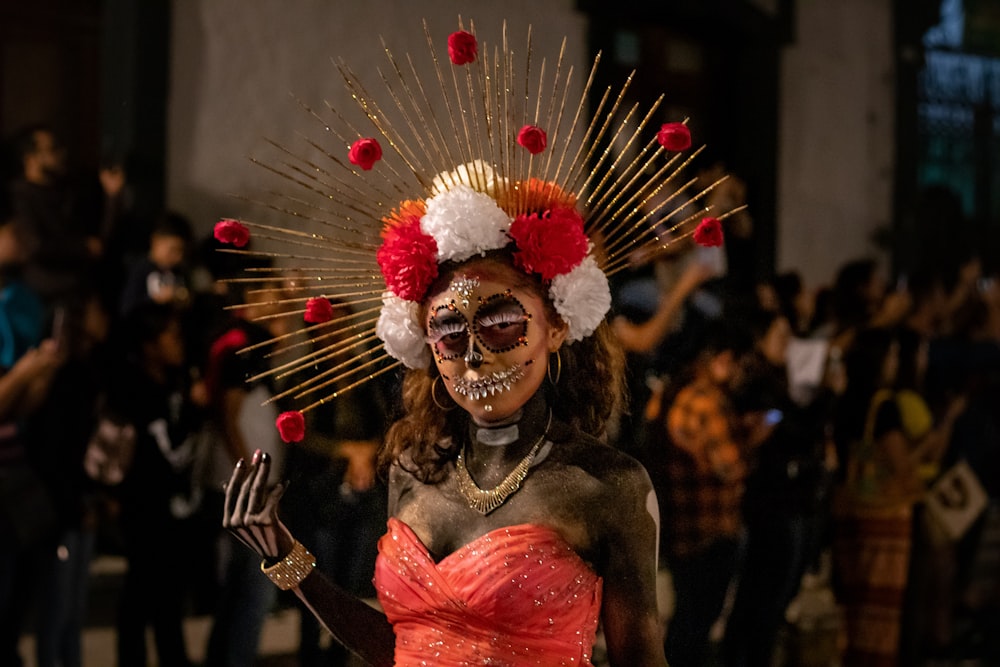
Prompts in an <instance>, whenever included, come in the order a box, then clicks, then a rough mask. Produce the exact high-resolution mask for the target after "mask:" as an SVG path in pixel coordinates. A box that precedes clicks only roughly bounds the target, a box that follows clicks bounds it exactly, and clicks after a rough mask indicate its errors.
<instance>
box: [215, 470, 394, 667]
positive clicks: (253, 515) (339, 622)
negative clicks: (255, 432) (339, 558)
mask: <svg viewBox="0 0 1000 667" xmlns="http://www.w3.org/2000/svg"><path fill="white" fill-rule="evenodd" d="M270 470H271V457H269V456H268V455H267V454H266V453H263V454H262V453H261V452H260V450H257V452H255V453H254V457H253V460H252V461H251V463H250V464H249V465H248V464H247V463H246V462H245V461H244V460H243V459H240V460H239V461H238V462H237V464H236V467H235V468H234V469H233V474H232V477H231V478H230V480H229V483H228V484H227V485H226V505H225V510H224V513H223V519H222V525H223V526H224V527H225V528H226V529H228V530H229V531H231V532H232V533H233V534H234V535H235V536H236V537H237V538H239V540H240V541H241V542H243V543H244V544H246V545H247V546H248V547H249V548H251V549H253V550H254V551H256V552H257V553H258V554H260V556H261V558H262V559H263V560H264V563H263V565H266V566H272V565H275V564H276V563H279V562H281V561H282V560H284V559H285V558H286V556H288V555H289V554H290V553H291V552H292V548H293V547H294V546H295V544H296V540H295V538H293V537H292V534H291V533H290V532H289V531H288V528H287V527H285V525H284V524H283V523H282V522H281V520H280V519H279V518H278V502H279V501H280V499H281V496H282V494H283V493H284V491H285V488H286V486H287V483H286V482H283V483H281V484H277V485H273V486H272V485H270V483H269V480H268V476H269V474H270ZM292 590H293V591H294V592H295V595H296V596H298V598H299V599H300V600H302V602H303V603H304V604H305V605H306V606H307V607H308V608H309V610H310V611H312V613H313V614H314V615H315V616H316V618H317V619H318V620H319V621H320V623H322V624H323V626H324V627H325V628H326V629H327V630H328V631H329V632H330V634H331V635H333V637H334V639H336V641H338V642H339V643H340V644H342V645H343V646H344V647H346V648H347V649H348V650H349V651H351V652H352V653H354V654H355V655H357V656H358V657H360V658H361V659H362V660H364V661H365V662H367V663H368V664H369V665H373V666H375V667H381V666H382V665H387V666H388V665H392V664H393V655H394V649H395V635H394V634H393V631H392V625H390V623H389V621H388V619H386V617H385V615H384V614H382V613H381V612H379V611H378V610H376V609H374V608H373V607H371V606H369V605H368V604H366V603H365V602H363V601H362V600H360V599H358V598H357V597H355V596H353V595H351V594H349V593H347V592H346V591H344V590H343V589H341V588H339V587H338V586H336V585H335V584H333V583H332V582H331V581H330V580H329V579H328V578H327V577H326V576H324V575H323V573H321V572H318V571H317V570H316V569H315V567H313V568H312V571H311V572H309V573H308V574H307V575H306V576H305V578H303V579H301V581H298V582H297V584H296V585H294V586H292Z"/></svg>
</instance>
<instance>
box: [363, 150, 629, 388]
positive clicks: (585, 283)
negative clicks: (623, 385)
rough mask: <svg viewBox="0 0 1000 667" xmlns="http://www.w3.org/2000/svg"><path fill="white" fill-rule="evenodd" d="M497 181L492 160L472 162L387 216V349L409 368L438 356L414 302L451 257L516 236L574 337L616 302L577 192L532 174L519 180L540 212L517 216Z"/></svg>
mask: <svg viewBox="0 0 1000 667" xmlns="http://www.w3.org/2000/svg"><path fill="white" fill-rule="evenodd" d="M480 177H482V178H480ZM496 189H497V185H496V183H495V182H494V176H493V172H492V169H491V168H490V167H489V166H488V165H485V164H482V163H475V164H469V165H462V166H460V167H459V168H458V169H456V170H455V171H454V172H452V173H449V174H446V175H444V176H439V177H438V178H437V179H436V180H435V192H436V194H434V195H433V196H431V197H429V198H428V199H427V200H426V201H424V202H406V204H405V205H404V206H403V207H401V208H400V209H398V210H397V211H393V213H392V215H390V216H388V217H386V219H385V221H384V222H385V224H386V226H385V229H384V231H383V235H382V236H383V242H382V246H381V247H380V248H379V249H378V252H377V254H376V258H377V260H378V264H379V267H380V269H381V271H382V276H383V277H384V278H385V283H386V286H387V287H388V288H389V291H388V292H387V293H386V294H385V296H384V297H383V300H382V303H383V306H382V312H381V314H380V316H379V321H378V324H377V326H376V329H375V331H376V333H377V335H378V337H379V338H380V339H381V340H382V341H383V343H384V344H385V349H386V352H388V353H389V355H391V356H392V357H395V358H396V359H399V360H400V361H402V362H403V364H404V365H405V366H407V367H408V368H426V367H427V366H428V365H429V363H430V353H429V351H428V348H427V344H426V339H425V336H424V335H423V327H422V323H421V322H419V321H417V320H416V319H414V317H415V314H416V309H415V308H412V307H410V305H409V304H413V303H419V302H421V301H422V300H423V299H424V297H425V296H426V295H427V289H428V287H430V285H431V283H432V282H433V281H434V279H435V278H437V275H438V265H439V264H441V263H442V262H448V261H452V262H461V261H464V260H466V259H469V258H471V257H474V256H476V255H482V254H485V253H486V252H487V251H489V250H498V249H500V248H505V247H508V246H512V248H513V259H514V265H515V266H516V267H517V268H518V269H521V270H522V271H524V272H525V273H528V274H535V275H537V276H538V277H539V278H540V279H541V280H542V281H543V282H544V283H545V284H546V285H548V289H549V297H550V298H551V300H552V303H553V305H554V306H555V308H556V311H557V312H558V313H559V315H560V316H561V317H562V318H563V320H564V321H565V322H566V324H567V325H568V327H569V331H568V336H567V339H568V340H569V341H570V342H573V341H577V340H580V339H582V338H585V337H586V336H589V335H590V334H591V333H593V331H594V329H596V328H597V325H598V324H600V322H601V320H602V319H604V315H605V314H606V313H607V311H608V309H609V308H610V307H611V291H610V288H609V287H608V280H607V278H606V277H605V275H604V272H602V271H601V270H600V269H599V268H598V267H597V263H596V261H594V259H593V257H588V253H589V252H590V250H591V243H590V239H589V238H588V237H587V234H586V233H585V232H584V230H583V216H582V215H581V214H580V213H579V212H578V211H577V210H576V208H575V204H576V198H575V197H573V196H572V195H569V194H567V193H565V192H563V191H562V189H560V188H559V186H557V185H555V184H552V183H545V182H542V181H538V180H535V179H529V180H528V181H525V182H523V183H518V184H516V185H514V186H513V189H514V190H515V191H518V192H523V193H524V198H525V200H526V201H527V202H531V203H530V204H526V208H527V209H528V210H529V211H530V212H524V213H520V214H517V215H516V216H512V214H511V213H508V212H507V211H505V210H504V209H503V208H501V206H500V204H499V203H498V202H497V200H496V199H495V195H491V194H490V192H496Z"/></svg>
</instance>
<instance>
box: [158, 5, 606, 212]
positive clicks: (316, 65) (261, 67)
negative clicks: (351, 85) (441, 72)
mask: <svg viewBox="0 0 1000 667" xmlns="http://www.w3.org/2000/svg"><path fill="white" fill-rule="evenodd" d="M575 6H576V3H575V2H573V1H572V0H546V2H544V3H538V2H534V1H532V0H506V1H505V2H475V3H470V2H467V1H466V2H460V1H457V0H423V1H421V2H408V1H402V0H396V1H393V0H366V2H363V3H362V2H347V1H337V2H331V1H330V0H290V1H288V2H280V3H279V2H251V3H248V2H242V1H241V0H199V1H198V2H194V1H193V0H181V1H178V2H175V4H174V19H173V21H174V22H173V43H172V50H173V68H172V72H173V74H172V78H171V84H170V95H169V98H170V99H169V113H168V127H169V135H170V141H169V142H168V145H169V148H168V156H167V165H168V166H167V174H168V178H167V180H168V185H167V200H168V204H169V205H170V206H172V207H174V208H176V209H178V210H180V211H182V212H184V213H185V214H187V215H188V216H189V217H191V219H192V221H193V224H194V225H195V226H196V228H197V229H199V230H201V231H202V232H207V231H208V230H210V229H211V226H212V225H213V224H214V223H215V221H216V220H217V219H218V218H219V217H223V216H233V217H237V216H239V215H240V214H241V212H242V211H243V210H245V208H246V207H245V206H244V205H243V203H242V202H240V201H238V200H237V199H234V198H232V195H244V196H248V197H250V196H254V195H257V194H259V193H260V192H261V191H262V189H264V188H270V187H273V185H274V183H275V181H274V180H273V177H272V176H270V175H269V174H267V173H266V172H265V171H264V170H263V169H261V168H259V167H255V166H253V165H252V164H251V163H250V161H249V159H248V157H249V156H255V157H256V156H258V155H259V154H261V153H271V154H273V150H272V149H271V148H270V147H269V146H268V145H267V142H266V139H271V140H273V141H275V142H277V143H279V144H281V145H284V146H287V147H289V148H290V149H292V150H294V151H296V153H297V154H300V153H301V154H304V155H308V154H310V153H309V152H310V151H311V150H312V149H310V148H309V147H308V146H307V145H305V143H304V141H303V139H302V138H301V137H300V136H298V134H299V133H303V132H304V131H307V130H308V131H309V132H310V133H311V134H312V135H314V134H315V132H314V130H315V128H316V125H315V121H314V120H312V119H311V118H310V117H309V115H308V114H307V113H305V112H304V111H303V110H302V109H301V108H300V107H299V106H298V104H297V102H296V101H295V100H294V99H292V96H293V95H294V96H296V97H298V98H300V99H301V100H302V101H303V102H304V103H306V104H308V105H309V106H310V107H312V108H315V109H318V110H324V111H325V104H326V102H330V103H331V104H332V105H333V106H334V107H340V108H348V107H349V106H350V107H352V108H353V107H354V102H352V101H350V100H349V99H347V98H346V94H345V93H344V88H343V82H342V79H341V78H340V74H339V73H338V71H337V69H336V68H335V66H334V64H333V62H332V61H333V59H338V58H343V59H344V60H345V61H346V62H347V63H349V64H350V67H351V69H352V70H353V71H354V72H355V73H356V74H357V75H358V76H359V78H361V80H362V81H365V82H369V83H371V82H378V81H379V79H378V73H377V68H378V67H385V66H386V63H387V61H386V58H385V57H384V55H383V54H382V52H381V47H380V42H379V35H382V36H384V38H385V42H386V43H387V44H388V45H389V46H390V48H391V51H392V52H393V54H394V55H395V56H396V58H397V59H403V58H405V55H406V53H407V52H409V53H413V54H416V55H419V56H423V55H425V54H426V53H427V37H426V36H425V32H424V28H423V25H422V21H423V19H424V18H426V19H427V22H428V27H429V29H430V34H431V37H432V39H433V41H434V43H435V45H436V46H437V48H439V49H441V48H443V46H444V43H445V41H446V39H447V36H448V34H449V33H451V32H452V31H454V30H456V29H457V27H458V20H457V19H458V17H459V16H461V17H462V19H463V20H464V21H465V22H466V26H467V27H468V21H469V19H472V21H473V22H474V23H475V26H476V33H477V34H478V35H479V37H480V40H481V42H483V41H485V42H487V43H488V44H489V45H499V44H500V40H501V36H502V34H501V31H500V26H501V25H502V22H503V20H504V19H506V20H507V24H508V38H509V39H510V41H511V43H512V44H514V45H517V44H526V43H527V32H528V26H529V24H530V26H531V29H532V44H533V53H532V54H531V58H532V70H533V71H534V72H535V73H536V75H537V72H538V68H539V66H540V64H541V58H543V57H545V58H547V59H548V62H549V63H550V65H549V67H554V62H555V59H556V57H557V56H558V54H559V49H560V45H561V41H562V38H563V37H564V36H566V37H567V46H566V55H565V56H564V57H565V59H566V61H567V63H568V65H570V66H573V67H574V68H575V71H576V74H575V77H574V80H575V81H577V82H578V83H579V85H580V86H581V89H582V83H583V81H584V80H585V79H586V75H587V73H588V71H589V67H590V58H589V55H588V53H587V47H586V43H585V36H586V30H585V28H586V23H585V17H583V16H582V15H580V14H579V13H577V11H576V10H575ZM521 50H524V49H523V48H522V49H521ZM404 62H405V61H404ZM549 71H551V70H549ZM376 85H381V84H380V83H379V84H376ZM577 97H579V94H578V95H577ZM325 148H327V149H328V150H330V151H331V152H333V153H337V154H338V155H343V156H345V157H346V153H347V146H332V145H328V146H325ZM254 219H256V220H259V219H260V217H259V216H256V215H255V217H254Z"/></svg>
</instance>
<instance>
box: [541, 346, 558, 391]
mask: <svg viewBox="0 0 1000 667" xmlns="http://www.w3.org/2000/svg"><path fill="white" fill-rule="evenodd" d="M545 374H546V375H548V376H549V382H551V383H552V386H553V387H554V386H556V385H558V384H559V378H561V377H562V355H560V354H559V350H556V377H555V379H554V380H553V379H552V355H551V354H550V355H549V363H548V365H547V366H546V367H545Z"/></svg>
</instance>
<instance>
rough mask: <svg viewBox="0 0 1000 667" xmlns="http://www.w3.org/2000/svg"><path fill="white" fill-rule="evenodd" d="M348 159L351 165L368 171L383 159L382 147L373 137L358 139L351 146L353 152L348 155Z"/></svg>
mask: <svg viewBox="0 0 1000 667" xmlns="http://www.w3.org/2000/svg"><path fill="white" fill-rule="evenodd" d="M347 158H348V159H349V160H350V161H351V164H356V165H358V166H359V167H361V168H362V169H364V170H365V171H368V170H369V169H371V168H372V167H373V166H375V163H376V162H378V161H379V160H381V159H382V147H381V146H379V143H378V141H376V140H375V139H374V138H373V137H365V138H364V139H358V140H357V141H355V142H354V143H353V144H351V151H350V153H348V154H347Z"/></svg>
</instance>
